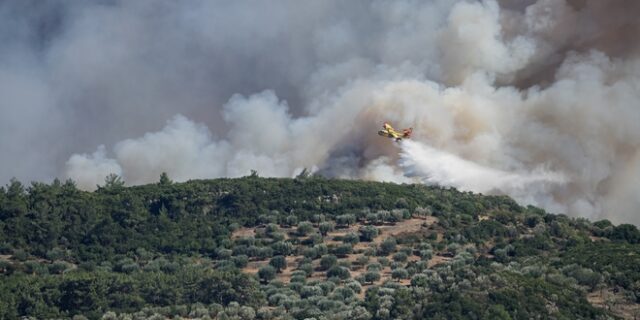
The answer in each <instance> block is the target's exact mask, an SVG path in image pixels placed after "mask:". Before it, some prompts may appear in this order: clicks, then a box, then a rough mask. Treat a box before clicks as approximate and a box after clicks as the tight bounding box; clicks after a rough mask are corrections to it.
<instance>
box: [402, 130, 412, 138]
mask: <svg viewBox="0 0 640 320" xmlns="http://www.w3.org/2000/svg"><path fill="white" fill-rule="evenodd" d="M402 131H403V132H402V133H403V136H404V137H405V138H409V137H411V134H412V133H413V128H409V129H404V130H402Z"/></svg>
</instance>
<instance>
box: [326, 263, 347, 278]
mask: <svg viewBox="0 0 640 320" xmlns="http://www.w3.org/2000/svg"><path fill="white" fill-rule="evenodd" d="M333 277H336V278H338V279H341V280H345V279H349V277H351V273H349V269H347V268H345V267H339V266H333V267H331V269H329V271H327V278H333Z"/></svg>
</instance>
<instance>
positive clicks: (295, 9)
mask: <svg viewBox="0 0 640 320" xmlns="http://www.w3.org/2000/svg"><path fill="white" fill-rule="evenodd" d="M639 14H640V2H637V1H632V0H629V1H624V0H613V1H599V0H567V1H563V0H537V1H535V0H530V1H529V0H522V1H492V0H486V1H448V0H446V1H445V0H442V1H437V0H435V1H429V2H427V1H410V0H407V1H322V2H302V1H297V0H296V1H294V0H291V1H278V2H264V1H246V2H239V1H234V2H226V1H204V0H201V1H189V2H175V1H168V0H167V1H150V0H148V1H147V0H142V1H117V0H113V1H95V2H83V1H48V2H46V3H44V4H43V3H42V2H40V1H35V0H34V1H20V0H15V1H5V2H2V3H1V4H0V25H1V26H2V28H0V40H2V42H1V43H2V45H1V46H0V70H2V72H0V84H1V85H0V94H1V95H2V97H3V99H1V100H0V149H1V150H2V152H0V165H1V166H0V168H2V169H0V180H1V181H8V180H9V179H10V178H11V177H12V176H15V177H17V178H19V179H21V180H45V179H51V178H53V177H55V176H60V177H70V178H72V179H74V180H76V181H77V183H78V185H79V186H80V187H83V188H86V189H93V188H95V187H96V185H97V184H101V183H103V181H104V177H105V176H106V175H107V174H109V173H116V174H119V175H121V176H122V177H123V178H124V180H125V181H126V182H127V183H128V184H141V183H147V182H153V181H157V180H158V177H159V175H160V173H161V172H163V171H166V172H167V173H168V174H169V176H170V177H171V178H172V179H174V180H177V181H184V180H188V179H194V178H213V177H236V176H243V175H247V174H248V173H249V172H250V170H257V171H258V173H259V174H260V175H262V176H294V175H296V174H297V173H299V172H300V171H301V170H302V169H303V168H308V169H310V170H312V171H313V172H316V173H318V174H322V175H325V176H330V177H342V178H362V179H370V180H383V181H395V182H425V183H435V184H442V185H450V186H455V187H458V188H461V189H464V190H472V191H478V192H484V193H506V194H509V195H511V196H513V197H514V198H516V199H517V200H519V201H521V202H523V203H532V204H536V205H540V206H544V207H545V208H547V209H549V210H552V211H554V212H566V213H569V214H571V215H574V216H586V217H589V218H593V219H599V218H609V219H612V220H614V221H615V222H632V223H636V224H638V223H640V215H638V214H636V213H635V211H636V210H638V209H639V208H640V200H639V199H640V192H639V191H637V188H636V186H638V185H639V183H640V154H639V153H638V147H639V144H640V126H638V125H637V124H638V121H640V108H639V107H638V103H637V101H640V99H639V98H640V59H639V58H640V50H639V49H640V46H638V44H640V42H638V41H637V39H636V38H637V34H639V32H640V20H638V19H637V17H638V15H639ZM383 121H389V122H391V123H392V124H393V125H394V126H396V127H400V128H402V127H413V128H414V138H413V140H412V141H407V142H403V143H395V142H392V141H390V140H388V139H383V138H381V137H379V136H377V135H376V134H375V133H376V131H377V130H378V129H379V126H380V125H381V124H382V122H383ZM97 146H99V147H97ZM96 148H97V149H96Z"/></svg>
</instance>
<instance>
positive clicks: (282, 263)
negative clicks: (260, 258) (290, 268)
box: [269, 256, 287, 273]
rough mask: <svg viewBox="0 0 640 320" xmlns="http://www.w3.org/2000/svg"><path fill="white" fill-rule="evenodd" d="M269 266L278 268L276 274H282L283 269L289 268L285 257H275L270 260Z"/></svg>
mask: <svg viewBox="0 0 640 320" xmlns="http://www.w3.org/2000/svg"><path fill="white" fill-rule="evenodd" d="M269 265H271V266H273V267H274V268H276V272H278V273H280V272H281V271H282V269H286V268H287V259H285V257H284V256H275V257H273V258H271V260H269Z"/></svg>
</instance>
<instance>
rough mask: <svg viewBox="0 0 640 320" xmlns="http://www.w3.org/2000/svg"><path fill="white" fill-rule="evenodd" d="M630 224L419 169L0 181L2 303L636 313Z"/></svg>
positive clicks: (284, 314)
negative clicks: (83, 186)
mask: <svg viewBox="0 0 640 320" xmlns="http://www.w3.org/2000/svg"><path fill="white" fill-rule="evenodd" d="M638 242H640V232H639V231H638V230H637V228H636V227H635V226H632V225H619V226H614V225H612V224H611V223H610V222H608V221H598V222H590V221H588V220H586V219H580V218H578V219H575V218H569V217H567V216H564V215H555V214H549V213H546V212H544V211H543V210H541V209H538V208H535V207H522V206H520V205H518V204H516V203H515V202H514V201H513V200H511V199H510V198H508V197H502V196H484V195H477V194H472V193H464V192H459V191H457V190H455V189H446V188H439V187H429V186H424V185H397V184H392V183H378V182H363V181H352V180H328V179H324V178H318V177H309V176H306V175H301V176H299V177H298V178H296V179H275V178H260V177H258V176H257V175H255V174H253V175H252V176H249V177H245V178H240V179H216V180H199V181H189V182H186V183H172V182H171V181H170V180H169V179H168V177H167V176H166V175H163V176H162V177H161V179H160V182H159V183H157V184H150V185H144V186H137V187H125V186H124V185H123V183H122V181H121V180H119V178H118V177H115V176H111V177H109V178H108V179H107V182H106V184H105V185H104V186H102V187H100V188H99V189H98V190H97V191H96V192H84V191H80V190H78V189H77V188H76V187H75V185H74V183H73V182H72V181H67V182H64V183H62V182H60V181H54V182H53V183H52V184H50V185H48V184H42V183H32V184H31V185H30V186H24V185H22V184H21V183H20V182H18V181H15V180H14V181H12V182H11V183H10V184H9V185H7V186H6V187H4V188H0V319H14V318H19V317H21V316H30V317H34V318H38V319H43V318H71V317H75V318H76V319H84V318H90V319H100V318H102V319H164V318H170V317H184V318H200V319H318V320H319V319H350V320H356V319H427V318H428V319H432V318H433V319H530V318H543V319H545V318H554V319H576V318H597V319H607V318H634V317H636V316H640V308H638V302H639V301H640V267H639V266H640V245H639V244H638Z"/></svg>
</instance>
